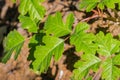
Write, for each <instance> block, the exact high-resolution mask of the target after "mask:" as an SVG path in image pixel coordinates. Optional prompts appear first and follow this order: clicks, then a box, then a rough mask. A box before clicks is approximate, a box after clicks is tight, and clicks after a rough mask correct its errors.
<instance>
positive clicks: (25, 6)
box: [19, 0, 45, 33]
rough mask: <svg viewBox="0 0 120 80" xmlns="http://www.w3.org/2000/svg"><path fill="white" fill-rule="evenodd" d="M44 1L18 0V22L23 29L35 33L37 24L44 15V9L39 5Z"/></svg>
mask: <svg viewBox="0 0 120 80" xmlns="http://www.w3.org/2000/svg"><path fill="white" fill-rule="evenodd" d="M43 1H44V0H20V6H19V12H20V16H19V20H20V22H21V23H22V27H23V28H24V29H28V31H29V32H33V33H37V30H38V25H39V24H38V23H39V21H40V20H42V19H43V17H44V15H45V8H44V7H43V6H42V5H41V2H43Z"/></svg>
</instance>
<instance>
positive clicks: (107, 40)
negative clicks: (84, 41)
mask: <svg viewBox="0 0 120 80" xmlns="http://www.w3.org/2000/svg"><path fill="white" fill-rule="evenodd" d="M95 42H96V44H97V45H98V47H99V48H98V50H97V52H98V53H100V54H101V55H103V56H106V57H108V56H111V55H112V54H114V53H116V52H118V50H119V46H120V42H119V41H118V40H116V39H113V37H112V35H111V34H110V33H108V34H107V35H106V36H105V35H104V33H103V32H99V33H98V34H97V35H96V41H95Z"/></svg>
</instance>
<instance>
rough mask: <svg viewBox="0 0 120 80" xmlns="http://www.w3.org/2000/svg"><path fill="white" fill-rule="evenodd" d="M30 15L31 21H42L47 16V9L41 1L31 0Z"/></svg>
mask: <svg viewBox="0 0 120 80" xmlns="http://www.w3.org/2000/svg"><path fill="white" fill-rule="evenodd" d="M29 14H30V17H31V19H34V20H35V19H38V20H41V19H42V18H43V17H44V14H45V8H44V7H43V6H42V5H40V4H39V0H30V4H29Z"/></svg>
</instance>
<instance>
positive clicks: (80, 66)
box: [73, 54, 101, 80]
mask: <svg viewBox="0 0 120 80" xmlns="http://www.w3.org/2000/svg"><path fill="white" fill-rule="evenodd" d="M81 57H82V59H81V60H80V61H78V62H76V63H75V65H74V66H75V68H77V69H75V70H74V72H73V73H74V80H82V79H83V78H85V77H86V76H87V75H88V73H89V70H90V68H92V67H93V66H94V65H96V64H98V63H99V62H100V61H101V60H100V59H99V58H98V57H96V56H95V55H93V54H85V55H82V56H81Z"/></svg>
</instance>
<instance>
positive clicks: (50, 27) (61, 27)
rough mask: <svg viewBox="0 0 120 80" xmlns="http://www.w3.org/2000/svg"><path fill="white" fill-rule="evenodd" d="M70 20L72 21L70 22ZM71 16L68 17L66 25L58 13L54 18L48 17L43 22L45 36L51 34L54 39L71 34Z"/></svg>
mask: <svg viewBox="0 0 120 80" xmlns="http://www.w3.org/2000/svg"><path fill="white" fill-rule="evenodd" d="M71 19H72V20H71ZM73 21H74V19H73V14H70V15H68V17H67V21H66V25H65V24H64V23H63V21H62V16H61V14H60V13H59V12H57V13H56V14H55V16H49V17H48V19H47V21H46V22H45V26H44V29H45V30H46V33H47V34H52V35H54V36H56V37H61V36H65V35H67V34H69V33H71V27H72V23H73Z"/></svg>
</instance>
